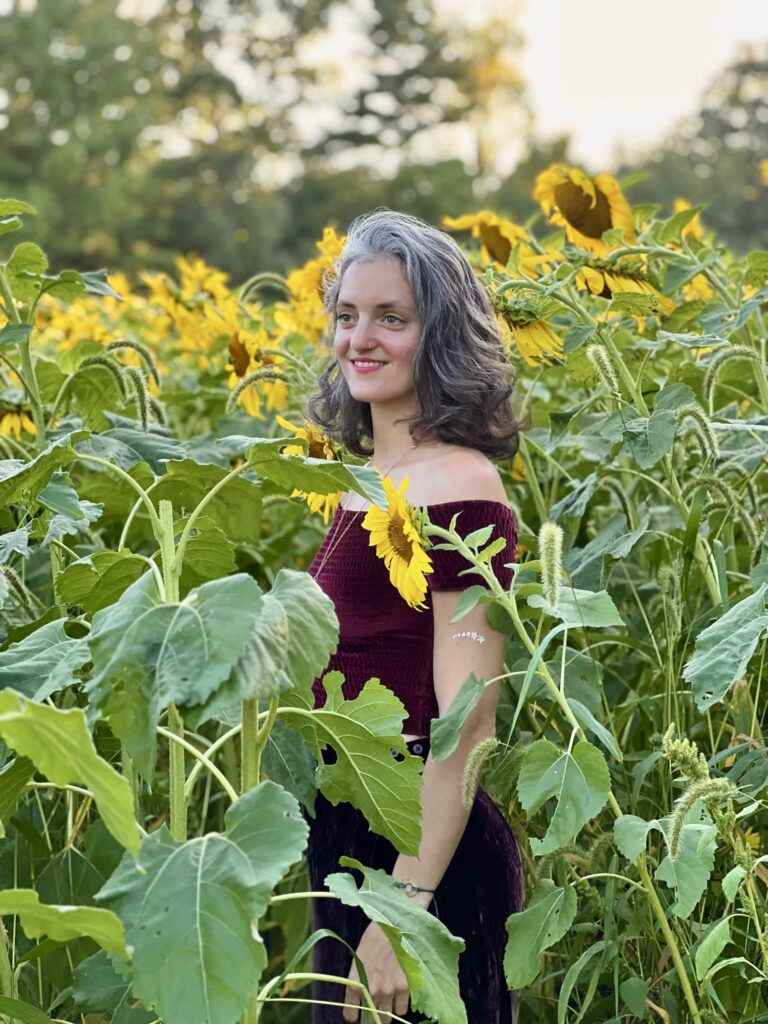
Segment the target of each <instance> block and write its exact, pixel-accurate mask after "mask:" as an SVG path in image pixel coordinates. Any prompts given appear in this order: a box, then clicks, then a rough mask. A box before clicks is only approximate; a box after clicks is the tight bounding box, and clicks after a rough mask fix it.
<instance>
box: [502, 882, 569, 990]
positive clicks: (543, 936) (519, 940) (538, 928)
mask: <svg viewBox="0 0 768 1024" xmlns="http://www.w3.org/2000/svg"><path fill="white" fill-rule="evenodd" d="M575 916H576V893H575V891H574V890H573V888H572V887H571V886H570V885H566V886H556V885H555V883H554V882H553V881H552V880H551V879H550V878H542V879H540V881H539V882H538V884H537V885H536V888H535V889H534V891H533V894H532V896H531V899H530V902H529V904H528V906H527V907H526V908H525V910H521V911H520V912H519V913H517V914H511V915H510V916H509V917H508V918H507V935H508V937H509V938H508V942H507V948H506V951H505V953H504V973H505V975H506V978H507V984H508V985H509V986H510V988H525V986H526V985H530V983H531V982H532V981H533V979H534V978H535V977H536V975H537V974H538V973H539V955H540V953H541V952H542V951H543V950H545V949H548V948H549V947H550V946H553V945H554V944H555V943H556V942H559V941H560V939H562V937H563V936H564V935H565V933H566V932H567V931H568V929H569V928H570V927H571V923H572V922H573V919H574V917H575Z"/></svg>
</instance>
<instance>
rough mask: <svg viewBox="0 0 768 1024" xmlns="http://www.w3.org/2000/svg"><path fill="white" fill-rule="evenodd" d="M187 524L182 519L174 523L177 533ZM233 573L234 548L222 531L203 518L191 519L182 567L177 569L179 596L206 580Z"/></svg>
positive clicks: (234, 565)
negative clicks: (179, 574) (179, 576)
mask: <svg viewBox="0 0 768 1024" xmlns="http://www.w3.org/2000/svg"><path fill="white" fill-rule="evenodd" d="M186 524H187V520H186V519H184V520H182V521H181V522H178V523H176V524H175V526H174V529H175V530H176V532H177V533H181V531H182V530H183V529H184V527H185V526H186ZM236 571H237V562H236V561H235V545H234V544H233V543H232V541H231V540H230V539H229V537H228V536H227V535H226V533H224V531H223V530H222V529H221V528H220V527H219V526H217V525H216V523H214V521H213V520H212V519H211V518H209V517H208V516H205V515H200V516H198V517H197V519H195V522H194V523H193V525H192V529H191V531H190V535H189V539H188V541H187V546H186V549H185V551H184V565H183V567H182V570H181V580H180V584H179V585H180V588H181V593H182V595H183V594H186V593H188V592H189V591H190V590H192V588H193V587H199V586H200V584H201V583H206V582H207V581H208V580H217V579H219V578H220V577H222V576H229V575H231V574H232V573H234V572H236Z"/></svg>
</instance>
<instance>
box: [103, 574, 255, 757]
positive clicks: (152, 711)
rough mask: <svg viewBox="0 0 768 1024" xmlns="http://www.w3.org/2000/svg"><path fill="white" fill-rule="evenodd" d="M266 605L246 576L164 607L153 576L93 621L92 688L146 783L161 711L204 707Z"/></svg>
mask: <svg viewBox="0 0 768 1024" xmlns="http://www.w3.org/2000/svg"><path fill="white" fill-rule="evenodd" d="M260 603H261V591H260V590H259V587H258V584H257V583H256V581H255V580H253V579H252V578H251V577H250V576H247V575H245V574H244V573H239V574H238V575H236V576H230V577H228V578H227V579H222V580H214V581H212V582H210V583H204V584H203V586H201V587H199V588H198V589H196V590H192V591H190V593H189V594H187V596H186V597H185V598H184V600H183V601H181V602H180V603H179V604H167V603H165V602H163V601H162V600H161V598H160V597H159V595H158V591H157V583H156V581H155V577H154V575H153V574H152V573H146V574H145V575H144V576H142V577H141V578H140V579H138V580H137V581H136V582H135V583H133V584H132V585H131V586H130V587H129V588H128V589H127V590H126V591H125V593H124V594H123V595H122V597H121V598H120V600H119V601H118V602H117V603H116V604H113V605H111V606H110V607H109V608H104V609H102V611H100V612H97V613H96V615H94V617H93V626H92V629H91V633H90V636H89V637H88V643H89V644H90V648H91V653H92V656H93V663H94V675H93V678H92V679H91V681H90V682H89V683H88V685H87V687H86V689H87V691H88V694H89V696H90V699H91V702H92V704H93V705H95V706H96V707H97V708H98V709H99V710H100V711H101V712H102V713H103V714H105V715H106V716H107V717H108V718H109V720H110V724H111V725H112V728H113V730H114V731H115V733H116V734H117V735H118V736H119V737H120V738H121V739H122V740H123V741H124V743H125V745H126V748H127V749H128V752H129V753H130V754H131V756H132V757H133V758H134V759H135V761H136V763H137V765H138V767H139V769H140V770H141V772H142V773H143V774H144V775H146V776H147V777H151V774H152V769H153V762H154V751H155V727H156V725H157V720H158V716H159V714H160V711H161V709H162V708H164V707H167V706H168V705H169V704H171V703H172V702H175V703H176V704H179V705H195V704H201V703H204V702H205V701H206V700H208V699H209V698H210V697H211V695H212V694H213V693H214V692H215V690H216V689H217V688H218V687H219V686H221V684H222V683H223V682H225V681H226V679H227V677H228V676H229V674H230V672H231V671H232V668H233V666H234V665H236V664H237V662H238V661H239V659H240V658H241V656H242V654H243V651H244V649H245V646H246V644H247V641H248V636H249V633H250V630H251V627H252V625H253V622H254V619H255V618H256V617H257V615H258V608H259V605H260Z"/></svg>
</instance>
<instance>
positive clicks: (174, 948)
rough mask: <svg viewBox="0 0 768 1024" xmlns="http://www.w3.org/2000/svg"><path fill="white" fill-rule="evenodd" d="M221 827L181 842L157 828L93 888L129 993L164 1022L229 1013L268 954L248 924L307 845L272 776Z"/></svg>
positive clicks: (295, 810) (240, 1005)
mask: <svg viewBox="0 0 768 1024" xmlns="http://www.w3.org/2000/svg"><path fill="white" fill-rule="evenodd" d="M225 826H226V828H225V831H224V832H223V833H222V834H221V835H219V834H216V833H210V834H208V835H206V836H204V837H201V838H199V839H190V840H188V841H187V842H186V843H177V842H176V841H175V840H174V839H173V838H172V836H171V835H170V833H169V832H168V831H167V829H165V828H163V829H161V830H160V831H159V832H156V833H154V834H153V835H152V836H150V837H148V838H147V839H145V840H144V842H143V843H142V846H141V850H140V852H139V856H138V859H137V860H135V861H134V860H133V859H132V858H130V857H127V856H126V857H125V858H124V859H123V861H122V862H121V864H120V866H119V868H118V869H117V871H116V872H115V874H114V875H113V876H112V878H110V880H109V881H108V882H107V884H106V885H105V886H104V887H103V888H102V889H101V891H100V892H99V894H98V899H99V900H100V901H101V902H103V903H105V904H106V905H107V907H109V908H111V909H112V910H113V911H114V913H116V914H117V915H118V916H119V917H120V919H121V920H122V922H123V923H124V925H125V935H126V941H127V942H128V943H129V944H131V945H132V946H133V948H134V954H133V958H132V962H131V968H130V979H131V983H132V986H133V991H134V992H135V994H136V995H137V996H138V997H139V998H140V999H142V1000H144V1002H145V1003H146V1004H147V1005H148V1006H154V1007H156V1008H157V1011H158V1012H159V1014H160V1015H161V1017H162V1018H163V1020H167V1021H168V1022H169V1024H176V1022H179V1024H180V1022H182V1021H184V1022H188V1021H191V1020H194V1021H201V1022H205V1024H227V1022H233V1021H236V1020H237V1018H238V1017H239V1015H240V1014H241V1013H242V1012H243V1010H244V1009H245V1007H246V1005H247V1003H248V1000H249V997H250V996H251V994H252V993H253V992H254V991H255V989H256V986H257V984H258V980H259V977H260V975H261V972H262V971H263V970H264V966H265V964H266V961H267V955H266V950H265V948H264V944H263V940H262V938H261V937H260V935H259V934H258V932H257V931H256V929H255V927H254V923H255V922H256V921H257V920H258V918H260V917H261V916H262V914H263V913H264V911H265V909H266V907H267V903H268V901H269V895H270V893H271V891H272V889H273V888H274V887H275V885H276V884H277V883H278V882H279V881H280V879H281V878H282V877H283V876H284V875H285V873H286V871H287V870H288V868H289V867H290V866H291V864H293V863H294V862H295V861H296V860H298V858H299V857H300V856H301V854H302V852H303V850H304V847H305V845H306V837H307V826H306V824H305V822H304V819H303V818H302V816H301V812H300V810H299V807H298V804H297V803H296V801H295V800H294V799H293V797H291V796H290V795H289V794H288V793H286V792H285V791H284V790H283V789H281V788H280V787H279V786H277V785H275V784H274V783H271V782H263V783H262V784H261V785H260V786H257V787H255V788H254V789H251V790H250V791H249V792H248V793H246V794H244V795H243V796H241V797H240V799H239V800H238V801H237V802H236V803H234V804H233V805H232V806H231V807H230V808H229V810H228V811H227V813H226V816H225Z"/></svg>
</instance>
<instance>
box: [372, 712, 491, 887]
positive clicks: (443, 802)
mask: <svg viewBox="0 0 768 1024" xmlns="http://www.w3.org/2000/svg"><path fill="white" fill-rule="evenodd" d="M493 734H494V722H493V721H492V720H490V721H486V722H484V723H482V724H478V725H476V726H475V727H474V728H472V729H471V730H469V731H466V730H465V732H464V734H463V735H462V738H461V742H460V743H459V745H458V747H457V748H456V750H455V751H454V752H453V754H451V755H450V757H447V758H445V760H443V761H434V760H433V759H432V755H431V754H430V755H429V756H428V757H427V761H426V764H425V766H424V775H423V778H424V782H423V785H422V790H421V809H422V815H421V829H422V837H421V844H420V846H419V853H418V856H416V857H411V856H407V855H406V854H400V856H399V857H398V858H397V860H396V861H395V864H394V867H393V869H392V874H393V876H394V877H395V878H397V879H400V880H401V881H402V880H405V879H409V880H411V881H413V882H414V883H415V884H416V885H418V886H421V887H422V888H426V889H436V888H437V887H438V885H439V884H440V881H441V879H442V877H443V875H444V874H445V872H446V870H447V868H448V865H449V864H450V862H451V860H452V858H453V855H454V853H455V852H456V848H457V846H458V845H459V842H460V840H461V837H462V835H463V834H464V829H465V828H466V825H467V821H468V819H469V813H470V812H469V809H468V808H467V807H465V806H464V801H463V798H462V782H463V777H464V768H465V766H466V763H467V758H468V757H469V754H470V753H471V751H472V749H473V748H474V747H475V746H476V745H477V744H478V743H479V742H480V740H482V739H484V738H485V737H486V736H492V735H493ZM414 899H418V901H419V902H421V903H423V904H428V903H429V902H430V900H431V897H430V896H429V894H427V893H425V894H423V895H422V894H419V895H417V896H415V897H414Z"/></svg>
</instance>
